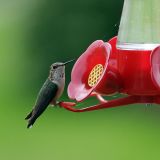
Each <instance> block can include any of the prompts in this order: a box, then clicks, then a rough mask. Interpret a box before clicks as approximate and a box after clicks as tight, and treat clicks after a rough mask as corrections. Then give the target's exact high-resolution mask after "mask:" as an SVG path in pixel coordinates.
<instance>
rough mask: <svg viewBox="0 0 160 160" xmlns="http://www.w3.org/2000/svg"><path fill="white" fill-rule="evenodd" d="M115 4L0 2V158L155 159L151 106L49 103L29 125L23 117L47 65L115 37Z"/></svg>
mask: <svg viewBox="0 0 160 160" xmlns="http://www.w3.org/2000/svg"><path fill="white" fill-rule="evenodd" d="M122 6H123V0H81V1H74V0H67V1H65V0H45V1H44V0H43V1H42V0H13V1H11V0H0V60H1V62H0V100H1V101H0V105H1V107H0V125H1V129H0V160H10V159H12V160H28V159H29V160H35V159H38V160H51V159H55V160H88V159H91V160H98V159H99V160H106V159H108V160H128V159H129V160H143V159H145V160H150V159H160V152H159V149H160V144H159V143H160V108H159V106H156V105H152V106H148V107H146V106H145V105H130V106H125V107H119V108H113V109H106V110H100V111H94V112H86V113H72V112H69V111H66V110H64V109H62V108H51V107H49V108H48V109H47V111H46V112H45V113H44V114H43V115H42V116H41V117H40V118H39V119H38V120H37V122H36V123H35V125H34V127H33V128H32V129H29V130H28V129H26V125H27V123H26V122H25V121H24V118H25V116H26V114H27V113H28V112H29V111H30V110H31V108H32V106H33V104H34V102H35V99H36V95H37V93H38V91H39V89H40V87H41V85H42V84H43V82H44V81H45V79H46V77H47V76H48V71H49V66H50V65H51V64H52V63H53V62H56V61H66V60H70V59H72V58H77V57H79V56H80V55H81V53H82V52H83V51H84V50H85V49H86V48H87V47H88V46H89V44H90V43H91V42H93V41H94V40H97V39H103V40H105V41H107V40H108V39H109V38H111V37H113V36H114V35H116V34H117V31H118V25H119V21H120V16H121V11H122ZM71 69H72V65H69V66H68V67H67V68H66V73H67V75H68V76H67V82H66V83H67V84H68V83H69V81H70V72H71ZM66 88H67V86H66ZM111 98H112V97H111ZM61 100H68V98H67V94H66V92H65V94H64V95H63V97H62V98H61ZM95 103H96V101H95V100H94V99H90V100H88V101H86V102H84V103H83V105H82V107H85V106H89V105H91V104H95Z"/></svg>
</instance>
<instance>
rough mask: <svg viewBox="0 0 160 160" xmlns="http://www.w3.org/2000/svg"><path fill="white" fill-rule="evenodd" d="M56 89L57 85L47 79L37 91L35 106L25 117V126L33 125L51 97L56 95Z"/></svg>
mask: <svg viewBox="0 0 160 160" xmlns="http://www.w3.org/2000/svg"><path fill="white" fill-rule="evenodd" d="M57 91H58V86H57V85H56V84H55V83H53V82H52V81H51V80H49V79H47V80H46V81H45V83H44V84H43V86H42V88H41V90H40V91H39V94H38V97H37V101H36V104H35V107H34V108H33V110H32V111H31V112H30V113H29V114H28V115H27V117H26V118H25V119H28V126H27V128H29V127H30V126H31V125H33V124H34V122H35V121H36V119H37V118H38V117H39V116H40V115H41V114H42V113H43V112H44V111H45V109H46V108H47V106H48V105H49V104H50V102H51V101H52V99H53V98H54V97H55V96H56V94H57Z"/></svg>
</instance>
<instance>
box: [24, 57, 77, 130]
mask: <svg viewBox="0 0 160 160" xmlns="http://www.w3.org/2000/svg"><path fill="white" fill-rule="evenodd" d="M72 61H74V60H70V61H67V62H65V63H62V62H56V63H53V64H52V65H51V67H50V73H49V76H48V78H47V79H46V81H45V82H44V84H43V86H42V88H41V89H40V91H39V93H38V96H37V100H36V103H35V105H34V108H33V109H32V111H31V112H30V113H29V114H28V115H27V117H26V118H25V120H28V125H27V128H30V127H32V126H33V124H34V123H35V121H36V119H37V118H38V117H39V116H40V115H41V114H42V113H43V112H44V111H45V110H46V108H47V107H48V105H49V104H52V105H53V106H56V105H57V104H58V102H57V100H58V98H60V96H61V95H62V93H63V90H64V86H65V65H66V64H68V63H70V62H72Z"/></svg>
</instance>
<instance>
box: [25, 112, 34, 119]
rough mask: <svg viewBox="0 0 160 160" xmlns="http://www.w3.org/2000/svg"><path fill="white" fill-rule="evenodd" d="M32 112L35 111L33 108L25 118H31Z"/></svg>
mask: <svg viewBox="0 0 160 160" xmlns="http://www.w3.org/2000/svg"><path fill="white" fill-rule="evenodd" d="M32 112H33V110H32V111H31V112H30V113H29V114H28V115H27V117H26V118H25V120H27V119H29V118H31V117H32Z"/></svg>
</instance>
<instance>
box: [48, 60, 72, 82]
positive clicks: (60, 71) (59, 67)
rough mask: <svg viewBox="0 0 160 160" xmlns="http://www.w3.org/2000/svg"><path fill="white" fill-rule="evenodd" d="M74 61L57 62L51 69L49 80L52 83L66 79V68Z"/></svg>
mask: <svg viewBox="0 0 160 160" xmlns="http://www.w3.org/2000/svg"><path fill="white" fill-rule="evenodd" d="M72 61H74V60H70V61H67V62H64V63H62V62H56V63H53V64H52V65H51V67H50V74H49V78H50V80H51V81H56V82H57V81H60V80H61V79H64V78H65V66H66V65H67V64H68V63H70V62H72Z"/></svg>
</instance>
